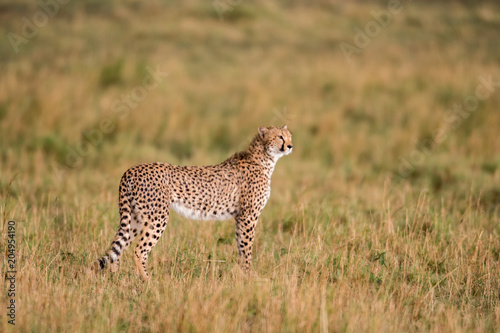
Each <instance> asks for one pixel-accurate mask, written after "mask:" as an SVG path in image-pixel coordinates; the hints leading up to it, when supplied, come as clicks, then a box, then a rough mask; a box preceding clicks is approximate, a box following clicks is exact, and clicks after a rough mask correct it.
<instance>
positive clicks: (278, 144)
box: [259, 125, 293, 159]
mask: <svg viewBox="0 0 500 333" xmlns="http://www.w3.org/2000/svg"><path fill="white" fill-rule="evenodd" d="M259 137H260V139H261V140H262V142H263V143H264V147H265V149H266V151H267V153H268V154H269V155H271V156H272V157H273V158H274V159H278V158H280V157H282V156H285V155H288V154H290V153H291V152H292V149H293V145H292V133H290V131H289V130H288V128H287V127H286V125H285V126H283V127H259Z"/></svg>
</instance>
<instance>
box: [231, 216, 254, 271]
mask: <svg viewBox="0 0 500 333" xmlns="http://www.w3.org/2000/svg"><path fill="white" fill-rule="evenodd" d="M258 219H259V216H258V215H256V214H250V213H248V214H246V213H240V214H238V216H236V218H235V222H236V246H237V248H238V257H239V263H240V266H241V267H242V269H243V270H244V271H245V272H247V273H248V272H249V271H250V265H251V263H252V248H253V242H254V239H255V237H254V236H255V226H256V225H257V220H258Z"/></svg>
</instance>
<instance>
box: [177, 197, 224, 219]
mask: <svg viewBox="0 0 500 333" xmlns="http://www.w3.org/2000/svg"><path fill="white" fill-rule="evenodd" d="M170 208H172V209H173V210H175V211H176V212H177V213H178V214H180V215H182V216H184V217H186V218H188V219H192V220H212V221H213V220H218V221H222V220H229V219H230V218H232V217H233V216H232V215H231V214H229V213H227V211H223V212H217V213H216V214H214V213H213V212H214V209H210V210H209V211H203V210H198V209H194V208H192V207H188V206H186V205H185V204H184V203H182V202H179V201H176V202H172V204H171V205H170Z"/></svg>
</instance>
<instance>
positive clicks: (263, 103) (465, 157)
mask: <svg viewBox="0 0 500 333" xmlns="http://www.w3.org/2000/svg"><path fill="white" fill-rule="evenodd" d="M386 6H387V4H386V3H383V2H349V3H341V2H333V3H327V2H322V1H316V2H307V3H305V2H302V1H292V2H289V1H288V2H272V3H270V2H262V1H257V2H251V3H250V2H248V3H247V2H242V3H241V4H240V5H237V6H235V7H234V8H232V10H228V11H226V12H225V13H223V15H222V18H224V19H223V20H221V19H220V17H219V15H218V14H217V11H216V10H215V9H214V8H213V6H212V4H211V3H210V2H207V3H204V4H202V3H199V2H196V1H184V2H174V3H170V4H166V3H163V2H159V1H152V2H147V3H140V4H138V3H135V2H127V1H126V2H118V1H104V2H94V1H84V2H78V3H76V2H70V3H68V4H67V5H61V6H60V9H59V12H58V13H57V14H56V15H55V16H54V17H51V18H50V20H49V21H48V22H47V24H46V25H44V26H43V27H40V28H39V32H38V34H37V35H36V36H35V37H33V38H30V39H29V41H28V43H26V44H23V45H21V46H20V48H19V53H17V54H16V53H15V52H13V50H12V47H11V45H10V43H9V41H8V38H7V36H8V33H9V32H14V33H17V34H21V33H22V27H23V21H22V20H21V18H22V17H23V16H24V17H27V18H28V19H32V17H33V15H34V14H35V13H36V12H37V11H39V10H40V7H38V6H37V5H36V4H34V3H31V2H25V1H16V2H12V1H7V2H4V4H3V5H1V9H0V16H1V21H2V26H1V27H0V36H1V37H2V38H0V61H1V67H2V78H1V80H0V148H1V149H0V154H1V155H0V199H1V202H0V216H2V221H1V223H0V233H1V234H2V236H3V235H6V234H7V221H8V220H15V221H16V222H17V230H16V236H15V237H16V244H17V253H16V254H17V259H18V261H17V271H18V273H17V276H16V278H17V279H16V289H17V293H16V298H15V299H16V305H17V308H16V309H17V316H16V326H15V327H12V326H11V325H9V324H8V323H7V318H6V317H5V316H3V315H2V316H1V318H2V319H1V320H2V321H1V324H0V327H1V328H2V330H4V331H8V330H9V331H10V330H19V331H35V332H49V331H50V332H54V331H56V332H57V331H89V332H94V331H112V332H121V331H131V332H136V331H140V332H147V331H196V332H206V331H216V332H225V331H243V332H247V331H254V332H262V331H266V332H274V331H287V332H288V331H290V332H292V331H293V332H305V331H321V332H326V331H332V332H337V331H349V332H352V331H354V332H357V331H390V332H400V331H405V332H406V331H434V332H437V331H439V332H442V331H444V332H460V331H481V332H484V331H490V332H494V331H498V330H499V327H500V277H499V276H500V274H499V273H500V263H499V257H500V238H499V232H500V224H499V214H500V208H499V207H500V206H499V203H500V178H499V177H500V173H499V169H498V166H499V163H500V157H499V156H500V155H499V147H500V137H499V136H498V128H499V126H500V115H499V113H498V109H499V107H500V90H499V88H498V87H497V88H495V90H494V92H493V93H491V95H490V96H489V97H488V98H487V99H485V100H483V101H480V103H479V104H478V105H477V108H476V109H475V110H474V111H473V112H470V113H469V114H468V116H467V117H463V118H460V120H461V121H460V123H455V125H456V126H453V128H451V129H449V130H448V131H447V137H446V139H445V140H443V141H442V142H439V143H436V142H435V141H433V140H432V139H433V137H434V135H435V131H436V130H438V129H439V128H440V126H442V125H443V124H446V123H447V119H449V117H450V113H449V112H450V110H451V109H452V108H453V106H454V104H457V103H458V104H459V103H463V102H464V100H465V99H466V98H467V97H468V96H473V95H474V93H475V89H476V87H477V86H478V85H479V84H480V82H481V81H480V79H479V77H480V76H483V77H487V76H489V75H491V76H492V78H493V81H494V82H498V81H500V70H499V68H498V66H499V61H500V50H499V49H498V48H497V47H496V46H495V45H496V44H495V42H496V40H497V37H496V36H497V35H498V33H499V30H500V16H498V14H497V13H498V10H499V7H498V5H497V4H495V3H494V2H480V3H468V2H445V3H442V4H441V3H440V4H435V3H431V2H424V3H421V2H418V3H417V2H407V3H404V4H403V9H402V11H401V12H400V13H398V14H396V15H394V16H393V17H392V21H391V23H390V24H389V25H388V26H387V27H385V28H383V29H381V31H380V33H379V34H378V35H377V36H375V37H373V38H372V39H371V42H370V44H369V45H368V46H367V47H365V48H363V49H362V50H361V53H360V54H355V55H353V57H352V59H351V60H352V61H351V62H350V63H349V62H348V61H347V59H346V58H345V57H344V55H343V53H342V51H341V50H340V49H339V45H340V43H342V42H347V43H351V44H352V43H353V39H354V37H355V34H356V33H355V31H353V27H360V28H361V29H363V28H364V27H365V25H366V24H367V23H368V22H370V21H372V20H373V19H374V18H373V16H372V15H371V14H370V12H371V11H380V10H383V9H386ZM148 68H149V69H150V70H156V69H158V70H160V71H162V72H168V76H165V77H164V78H163V80H162V82H161V83H160V84H158V85H157V86H155V87H154V88H153V89H150V90H146V95H145V96H144V97H143V98H142V97H141V98H138V99H136V100H133V104H134V106H130V105H129V104H126V103H127V102H126V98H127V96H131V95H132V94H134V93H135V94H136V95H135V96H139V95H137V94H139V90H138V89H139V88H140V87H144V82H145V81H144V80H149V78H150V71H148ZM148 82H149V81H148ZM140 96H143V95H140ZM117 101H118V102H117ZM117 103H118V104H117ZM124 106H126V107H125V109H123V107H124ZM118 107H122V108H121V109H118ZM284 123H286V124H287V125H288V127H289V128H290V129H291V130H292V132H293V139H294V148H295V149H294V153H293V154H292V155H289V156H287V157H286V158H283V159H281V160H280V161H279V162H278V165H277V167H276V170H275V173H274V175H273V180H272V181H273V184H272V195H271V199H270V200H269V202H268V205H267V207H266V209H265V210H264V212H263V214H262V216H261V220H260V221H259V224H258V226H257V237H256V243H255V250H254V251H255V259H254V264H253V270H254V272H255V276H244V275H243V274H242V273H241V272H240V270H239V268H238V267H237V264H236V257H237V254H236V249H235V244H234V243H235V242H234V224H233V223H232V222H199V221H189V220H186V219H184V218H182V217H180V216H178V215H176V214H175V213H173V214H172V218H171V221H170V223H169V225H168V227H167V229H166V232H165V233H164V235H163V236H162V238H161V239H160V241H159V243H158V244H157V245H156V247H155V248H154V250H153V251H152V254H151V256H150V260H149V264H148V267H149V269H150V271H151V272H152V278H151V281H150V282H149V283H146V284H145V283H143V282H142V280H141V279H140V277H139V275H138V273H137V272H136V271H135V267H134V263H133V260H132V250H128V251H127V252H126V253H125V255H124V260H123V263H122V265H121V268H120V270H119V271H118V272H117V273H115V274H111V273H105V274H102V275H99V276H98V277H93V276H91V275H89V274H88V273H87V268H88V267H89V265H90V264H91V263H92V261H94V260H95V259H96V258H97V257H98V256H99V255H102V254H103V251H104V250H105V249H106V248H107V247H108V246H109V242H110V241H111V239H112V237H113V235H114V233H115V231H116V229H117V227H118V221H119V218H118V212H117V187H118V181H119V178H120V176H121V175H122V173H123V172H124V171H125V170H126V169H127V168H128V167H130V166H132V165H134V164H137V163H143V162H152V161H163V162H168V163H172V164H197V165H206V164H215V163H218V162H220V161H222V160H223V159H225V158H226V157H227V156H228V155H229V154H231V153H233V152H234V151H235V150H237V149H242V148H244V147H245V144H246V143H248V142H249V138H251V137H252V136H253V135H254V134H255V133H256V129H257V127H258V126H261V125H282V124H284ZM103 129H106V130H103ZM99 133H100V134H99ZM416 154H420V155H418V156H419V159H415V158H414V157H415V156H417V155H416ZM404 160H407V161H410V167H409V168H407V169H408V170H409V172H405V173H404V175H402V174H401V172H400V167H401V165H402V163H403V164H404V163H405V162H402V161H404ZM405 165H406V164H405ZM9 184H10V185H9ZM6 242H7V238H6V236H5V237H4V236H3V237H1V239H0V244H1V247H2V249H4V248H5V247H6V244H7V243H6ZM2 253H4V251H3V250H2ZM1 265H2V273H5V272H6V271H7V270H8V269H7V260H6V257H5V258H4V259H2V264H1ZM3 283H4V282H3V281H2V284H3ZM6 288H7V284H5V285H4V287H2V290H6ZM0 300H1V304H2V307H3V304H7V302H8V301H9V298H8V297H7V293H6V292H4V291H2V293H1V296H0ZM3 308H4V307H3ZM2 313H3V312H2Z"/></svg>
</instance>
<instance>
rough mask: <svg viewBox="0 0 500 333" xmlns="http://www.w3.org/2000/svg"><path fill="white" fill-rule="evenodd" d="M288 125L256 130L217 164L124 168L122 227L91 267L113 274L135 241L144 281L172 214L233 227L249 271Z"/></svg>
mask: <svg viewBox="0 0 500 333" xmlns="http://www.w3.org/2000/svg"><path fill="white" fill-rule="evenodd" d="M292 148H293V146H292V134H291V133H290V131H289V130H288V129H287V127H286V126H283V127H281V128H278V127H260V128H259V130H258V134H257V135H256V136H255V138H254V139H253V140H252V142H251V143H250V145H249V146H248V148H247V149H246V150H244V151H242V152H238V153H236V154H234V155H232V156H231V157H229V158H228V159H227V160H225V161H224V162H222V163H220V164H218V165H211V166H201V167H200V166H175V165H170V164H166V163H148V164H141V165H137V166H134V167H132V168H130V169H128V170H127V171H126V172H125V173H124V174H123V176H122V178H121V182H120V189H119V212H120V227H119V228H118V231H117V233H116V236H115V238H114V240H113V242H112V244H111V247H110V249H109V250H108V251H107V252H106V255H104V256H103V257H102V258H100V259H98V260H97V261H96V262H95V263H94V265H93V268H94V269H95V270H103V269H105V268H106V267H108V264H109V266H110V268H111V271H113V272H115V271H116V270H117V269H118V265H119V263H120V258H121V255H122V254H123V252H124V251H125V249H126V248H127V247H128V246H129V245H130V244H131V243H132V241H133V240H134V239H135V238H136V237H138V238H139V240H138V242H137V245H136V247H135V251H134V252H135V263H136V265H137V267H138V269H139V272H140V273H141V276H142V277H143V278H144V279H145V280H147V279H148V278H149V274H148V272H147V269H146V263H147V260H148V255H149V252H150V251H151V250H152V248H153V247H154V246H155V245H156V243H157V242H158V240H159V239H160V236H161V234H162V233H163V231H164V230H165V227H166V226H167V223H168V220H169V216H170V209H171V208H172V209H174V210H175V211H176V212H178V213H179V214H181V215H184V216H186V217H188V218H191V219H195V220H226V219H230V218H234V220H235V223H236V246H237V249H238V256H239V262H240V265H241V266H242V268H243V270H244V271H247V272H248V271H249V270H250V264H251V261H252V247H253V242H254V239H255V226H256V225H257V220H258V219H259V216H260V214H261V212H262V210H263V209H264V207H265V205H266V203H267V200H268V199H269V196H270V194H271V176H272V174H273V171H274V166H275V165H276V162H277V161H278V159H279V158H280V157H282V156H285V155H288V154H290V153H291V152H292Z"/></svg>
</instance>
